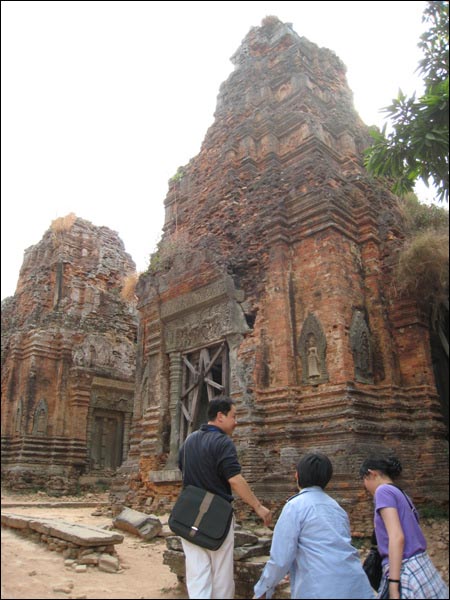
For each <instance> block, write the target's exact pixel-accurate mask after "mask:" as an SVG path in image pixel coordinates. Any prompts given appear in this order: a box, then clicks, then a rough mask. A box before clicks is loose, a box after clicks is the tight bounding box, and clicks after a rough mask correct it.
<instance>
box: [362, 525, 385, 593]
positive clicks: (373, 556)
mask: <svg viewBox="0 0 450 600" xmlns="http://www.w3.org/2000/svg"><path fill="white" fill-rule="evenodd" d="M370 543H371V547H370V550H369V554H368V555H367V556H366V559H365V561H364V562H363V569H364V571H365V573H366V575H367V577H368V579H369V581H370V585H371V586H372V587H373V588H374V589H375V590H378V588H379V587H380V583H381V575H382V573H383V569H382V566H381V556H380V553H379V552H378V546H377V538H376V535H375V529H374V530H373V532H372V538H371V541H370Z"/></svg>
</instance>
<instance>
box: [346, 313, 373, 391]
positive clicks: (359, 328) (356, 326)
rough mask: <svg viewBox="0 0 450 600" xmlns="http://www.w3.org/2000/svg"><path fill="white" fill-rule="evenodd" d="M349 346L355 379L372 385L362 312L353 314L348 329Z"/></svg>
mask: <svg viewBox="0 0 450 600" xmlns="http://www.w3.org/2000/svg"><path fill="white" fill-rule="evenodd" d="M350 345H351V349H352V354H353V362H354V365H355V379H356V380H357V381H360V382H362V383H373V361H372V348H371V343H370V332H369V328H368V326H367V323H366V320H365V318H364V315H363V313H362V311H360V310H356V311H355V312H354V314H353V319H352V324H351V327H350Z"/></svg>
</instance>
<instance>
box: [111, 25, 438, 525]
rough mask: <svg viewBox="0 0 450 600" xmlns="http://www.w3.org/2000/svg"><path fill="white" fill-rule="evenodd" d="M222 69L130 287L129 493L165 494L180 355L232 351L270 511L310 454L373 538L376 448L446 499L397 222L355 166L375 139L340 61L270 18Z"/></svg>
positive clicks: (254, 473)
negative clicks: (395, 274)
mask: <svg viewBox="0 0 450 600" xmlns="http://www.w3.org/2000/svg"><path fill="white" fill-rule="evenodd" d="M232 60H233V63H234V65H235V69H234V71H233V73H232V74H231V75H230V77H229V78H228V80H227V81H226V82H225V83H223V84H222V86H221V88H220V91H219V95H218V101H217V108H216V112H215V121H214V123H213V124H212V126H211V127H210V128H209V130H208V132H207V134H206V137H205V140H204V142H203V144H202V147H201V151H200V153H199V154H198V155H197V156H196V157H194V158H193V159H192V160H191V161H190V162H189V164H188V165H186V166H185V167H183V168H182V169H180V170H179V172H178V174H177V176H176V177H174V178H173V180H172V181H171V182H170V186H169V192H168V195H167V197H166V200H165V207H166V219H165V226H164V235H163V238H162V242H161V244H160V249H159V253H158V254H157V256H155V257H154V261H153V266H152V268H151V269H150V270H149V272H148V273H147V274H145V275H143V276H142V277H141V279H140V282H139V286H138V296H139V304H138V309H139V312H140V338H139V339H140V343H139V345H138V363H137V396H136V403H137V406H139V411H138V412H137V413H135V422H134V434H133V436H132V447H133V454H132V455H131V454H130V459H129V461H128V464H127V466H126V469H128V470H129V472H132V473H133V481H134V482H136V481H137V480H139V482H138V484H137V485H136V489H135V490H133V491H132V492H126V493H125V494H124V495H122V500H123V499H124V498H125V499H126V501H127V502H128V503H133V502H136V503H137V504H144V503H145V502H147V500H150V502H154V503H155V505H156V504H157V503H158V502H159V501H160V499H161V498H162V497H163V496H164V495H169V497H172V496H173V490H176V488H177V485H179V484H177V483H176V481H174V480H172V481H169V474H170V477H173V476H174V475H173V467H174V464H175V462H174V458H175V456H176V452H175V450H176V447H177V446H178V445H179V443H180V439H179V436H178V434H177V424H178V423H179V420H180V418H181V417H180V411H181V408H180V397H181V389H182V385H183V382H182V378H183V377H184V375H183V368H184V367H183V357H185V356H187V355H188V354H189V352H193V351H194V350H196V349H198V348H201V347H202V346H204V347H207V346H211V345H214V344H215V343H219V342H221V341H224V342H226V344H227V347H228V349H229V364H230V393H231V395H232V396H233V397H234V398H235V399H236V401H237V403H238V420H239V426H238V428H237V430H236V432H235V441H236V443H237V446H238V450H239V454H240V458H241V461H242V464H243V467H244V473H245V476H246V477H247V478H248V479H249V481H251V482H252V485H253V487H254V488H255V490H256V491H257V492H258V494H259V495H260V496H261V498H262V499H263V500H264V501H265V502H270V503H272V504H273V506H274V507H276V508H280V507H281V506H282V503H283V501H284V500H285V499H286V498H287V497H288V496H289V495H290V494H292V493H293V491H295V488H294V485H293V469H294V465H295V462H296V461H297V459H298V458H299V456H300V455H301V454H302V453H304V452H305V451H307V450H309V449H311V448H320V449H321V450H322V451H325V452H327V453H328V454H329V455H330V457H331V459H332V460H333V463H334V467H335V476H334V478H333V482H332V484H331V486H330V491H332V493H333V494H335V495H336V497H337V498H338V499H339V500H340V501H341V502H342V503H343V504H344V505H345V506H346V508H348V510H349V511H350V512H351V514H352V518H353V519H354V526H355V527H358V528H363V527H365V528H367V527H370V517H369V514H370V502H368V501H367V498H366V496H365V493H364V492H363V491H362V486H361V482H360V481H358V479H357V472H358V468H359V463H360V462H361V461H362V460H363V459H364V458H365V456H366V454H367V453H368V452H369V451H370V450H371V449H372V448H374V447H380V446H381V447H382V448H384V449H387V450H389V449H390V450H392V451H396V452H398V454H399V455H400V458H401V459H402V461H403V462H404V463H405V473H406V476H405V483H406V485H407V486H408V489H409V491H411V493H412V494H413V495H415V497H417V498H419V499H425V498H428V499H431V500H433V501H438V502H441V501H444V500H445V498H446V495H447V480H446V475H445V474H446V473H447V470H446V469H445V463H446V460H447V459H446V453H445V439H444V429H443V425H442V422H441V419H440V409H439V404H438V399H437V394H436V387H435V385H434V381H433V377H432V370H431V362H430V349H429V340H428V335H427V331H426V329H424V327H423V324H422V323H421V322H420V319H419V318H418V315H417V312H416V309H415V307H414V306H412V305H411V303H409V304H408V306H407V307H405V305H404V304H400V303H399V300H398V298H396V297H395V295H394V294H393V293H392V285H391V278H392V268H393V265H394V263H395V254H396V251H397V250H398V248H399V247H400V245H401V243H402V238H403V234H402V227H403V226H402V217H401V213H400V211H399V209H398V206H397V200H396V198H395V197H394V196H393V195H392V194H390V193H389V191H388V190H387V189H385V188H384V187H383V186H382V185H381V184H378V183H376V182H374V181H373V179H371V178H370V177H369V176H368V175H367V173H366V172H365V170H364V167H363V163H362V151H363V150H364V148H365V147H366V146H367V145H368V143H369V136H368V131H367V128H366V126H365V125H364V124H363V123H362V122H361V120H360V119H359V117H358V115H357V113H356V112H355V110H354V108H353V105H352V96H351V91H350V90H349V88H348V86H347V83H346V79H345V67H344V65H343V64H342V62H341V61H340V60H339V59H338V58H337V57H336V56H335V55H334V54H333V52H331V51H330V50H326V49H321V48H318V47H317V46H316V45H315V44H313V43H311V42H309V41H308V40H306V39H305V38H301V37H299V36H298V35H297V34H296V33H295V32H294V31H293V30H292V28H291V27H290V26H289V25H285V24H282V23H280V22H279V21H278V20H277V19H275V18H268V19H266V20H265V21H264V22H263V24H262V26H261V27H257V28H252V29H251V30H250V32H249V34H248V35H247V37H246V38H245V39H244V40H243V42H242V45H241V47H240V48H239V49H238V50H237V52H236V53H235V55H234V56H233V58H232ZM221 290H222V291H221ZM405 308H407V310H405ZM149 377H150V380H151V382H152V384H149V383H147V384H146V383H145V381H147V382H148V381H149V379H148V378H149ZM146 378H147V379H146ZM177 436H178V437H177ZM155 452H156V455H155ZM126 469H124V470H123V473H122V475H123V480H122V483H123V482H124V481H125V482H126V480H127V474H126ZM164 471H167V476H168V479H167V481H164V478H163V475H164ZM122 489H123V490H125V489H126V485H123V486H122ZM146 498H147V500H146Z"/></svg>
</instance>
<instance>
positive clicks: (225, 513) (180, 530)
mask: <svg viewBox="0 0 450 600" xmlns="http://www.w3.org/2000/svg"><path fill="white" fill-rule="evenodd" d="M232 519H233V507H232V506H231V503H230V502H228V501H227V500H225V498H222V496H219V495H217V494H212V493H211V492H208V491H206V490H203V489H201V488H198V487H195V486H194V485H188V486H186V487H185V488H183V489H182V490H181V493H180V495H179V496H178V499H177V501H176V503H175V506H174V507H173V509H172V512H171V513H170V517H169V521H168V524H169V527H170V529H171V530H172V531H173V533H175V534H176V535H179V536H181V537H182V538H184V539H185V540H188V541H189V542H191V543H192V544H196V545H197V546H202V547H203V548H207V549H208V550H218V549H219V548H220V546H221V545H222V543H223V542H224V540H225V538H226V537H227V535H228V532H229V530H230V526H231V521H232Z"/></svg>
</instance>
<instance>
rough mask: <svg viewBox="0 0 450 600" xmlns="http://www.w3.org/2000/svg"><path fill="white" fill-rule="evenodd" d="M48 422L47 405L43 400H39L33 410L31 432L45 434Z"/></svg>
mask: <svg viewBox="0 0 450 600" xmlns="http://www.w3.org/2000/svg"><path fill="white" fill-rule="evenodd" d="M47 422H48V407H47V402H46V401H45V400H41V401H40V402H39V404H38V406H37V407H36V410H35V411H34V418H33V434H34V435H41V436H42V435H46V434H47Z"/></svg>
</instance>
